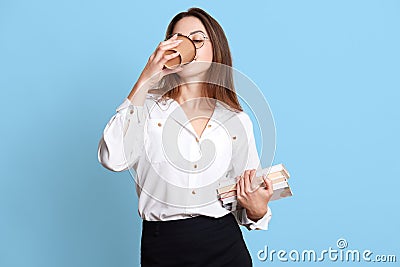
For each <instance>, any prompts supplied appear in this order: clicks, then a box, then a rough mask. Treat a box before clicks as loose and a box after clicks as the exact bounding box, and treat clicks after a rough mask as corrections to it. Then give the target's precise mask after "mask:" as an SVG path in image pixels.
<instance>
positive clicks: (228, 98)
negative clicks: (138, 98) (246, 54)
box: [159, 7, 243, 111]
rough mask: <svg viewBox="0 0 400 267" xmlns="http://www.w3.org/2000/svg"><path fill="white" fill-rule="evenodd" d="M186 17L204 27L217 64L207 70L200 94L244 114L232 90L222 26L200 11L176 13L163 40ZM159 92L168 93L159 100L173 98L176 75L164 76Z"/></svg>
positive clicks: (177, 92) (177, 89)
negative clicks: (198, 21) (195, 19)
mask: <svg viewBox="0 0 400 267" xmlns="http://www.w3.org/2000/svg"><path fill="white" fill-rule="evenodd" d="M189 16H193V17H196V18H198V19H199V20H200V21H201V22H202V24H203V25H204V27H205V29H206V31H207V33H208V38H209V39H210V41H211V43H212V47H213V62H216V63H219V64H215V63H214V64H211V66H210V68H209V69H208V72H207V75H208V77H207V81H210V82H208V83H204V86H203V87H202V93H201V95H202V96H204V97H206V98H213V99H217V100H219V101H221V102H223V103H225V104H226V105H227V106H229V107H230V108H232V109H234V110H235V111H243V109H242V107H241V105H240V103H239V101H238V97H237V95H236V91H235V88H234V82H233V74H232V57H231V52H230V49H229V45H228V40H227V38H226V36H225V33H224V30H223V29H222V27H221V25H220V24H219V23H218V22H217V21H216V20H215V19H214V18H213V17H211V16H210V15H209V14H208V13H207V12H205V11H204V10H202V9H201V8H196V7H192V8H189V9H188V10H187V11H184V12H181V13H178V14H177V15H175V17H173V18H172V20H171V22H170V23H169V25H168V27H167V30H166V33H165V36H166V38H167V37H168V36H170V35H171V34H172V32H173V30H174V27H175V25H176V23H177V22H178V21H179V20H180V19H182V18H184V17H189ZM220 66H223V67H220ZM159 89H166V91H167V92H166V93H164V94H163V96H162V98H164V99H165V98H167V97H169V98H173V99H176V98H177V97H178V95H179V93H180V78H179V76H178V75H177V74H176V73H173V74H169V75H166V76H164V77H163V78H162V79H161V80H160V84H159Z"/></svg>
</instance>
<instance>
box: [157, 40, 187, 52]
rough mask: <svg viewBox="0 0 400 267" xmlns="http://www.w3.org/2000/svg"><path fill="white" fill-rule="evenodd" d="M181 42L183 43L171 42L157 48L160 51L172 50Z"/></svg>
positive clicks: (178, 41)
mask: <svg viewBox="0 0 400 267" xmlns="http://www.w3.org/2000/svg"><path fill="white" fill-rule="evenodd" d="M182 42H183V40H174V41H172V42H170V43H167V44H163V45H159V46H158V48H159V49H162V50H170V49H172V48H174V47H177V46H178V45H179V44H180V43H182Z"/></svg>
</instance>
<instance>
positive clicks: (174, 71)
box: [163, 66, 183, 76]
mask: <svg viewBox="0 0 400 267" xmlns="http://www.w3.org/2000/svg"><path fill="white" fill-rule="evenodd" d="M181 70H183V68H182V67H181V66H179V67H176V68H175V69H167V68H166V69H164V70H163V71H164V74H163V76H165V75H168V74H172V73H176V72H179V71H181Z"/></svg>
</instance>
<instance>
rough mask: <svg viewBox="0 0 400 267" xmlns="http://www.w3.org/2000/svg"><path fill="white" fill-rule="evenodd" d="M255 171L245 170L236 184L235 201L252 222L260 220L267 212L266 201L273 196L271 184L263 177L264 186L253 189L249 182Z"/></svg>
mask: <svg viewBox="0 0 400 267" xmlns="http://www.w3.org/2000/svg"><path fill="white" fill-rule="evenodd" d="M255 174H256V170H255V169H252V170H246V171H245V172H244V173H243V175H242V176H241V177H240V178H239V180H238V182H237V189H236V194H237V200H238V202H239V204H240V205H241V206H242V207H243V208H245V209H246V213H247V217H249V219H251V220H253V221H257V220H259V219H261V218H262V217H263V216H264V215H265V214H266V213H267V211H268V201H269V200H270V199H271V196H272V194H273V192H274V191H273V189H272V182H271V180H270V179H268V178H266V177H265V176H263V180H264V184H265V187H264V186H263V185H261V186H259V187H257V188H256V189H253V188H252V186H251V181H252V179H253V178H254V176H255Z"/></svg>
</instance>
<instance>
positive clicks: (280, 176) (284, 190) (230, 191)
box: [217, 164, 293, 211]
mask: <svg viewBox="0 0 400 267" xmlns="http://www.w3.org/2000/svg"><path fill="white" fill-rule="evenodd" d="M263 176H264V177H265V176H266V177H268V178H269V179H270V180H271V182H272V188H273V190H274V193H273V195H272V197H271V199H270V201H273V200H277V199H281V198H285V197H290V196H292V195H293V194H292V190H291V189H290V186H289V183H288V179H289V177H290V174H289V172H288V171H287V170H286V168H285V166H283V164H277V165H274V166H271V167H268V168H265V169H262V170H259V171H258V172H256V175H255V177H254V178H253V180H252V182H251V188H252V189H253V190H256V189H257V188H258V187H260V186H262V187H265V184H264V180H263ZM236 186H237V178H236V177H235V178H233V179H229V180H227V181H226V182H225V183H224V185H223V186H221V187H220V188H218V189H217V192H218V198H219V200H220V201H221V202H222V205H223V207H224V208H226V209H228V210H230V211H234V210H239V209H242V208H243V207H242V206H240V204H239V203H238V202H237V199H236Z"/></svg>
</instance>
